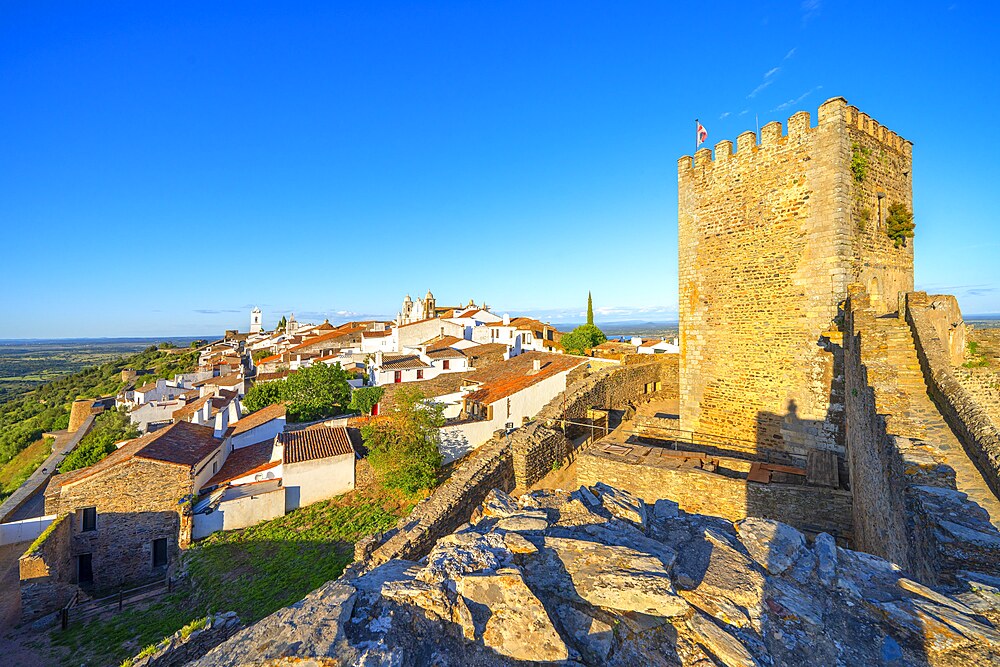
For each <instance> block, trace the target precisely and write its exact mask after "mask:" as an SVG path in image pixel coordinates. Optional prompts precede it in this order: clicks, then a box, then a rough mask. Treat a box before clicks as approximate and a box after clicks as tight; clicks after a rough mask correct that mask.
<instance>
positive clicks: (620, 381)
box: [354, 359, 677, 567]
mask: <svg viewBox="0 0 1000 667" xmlns="http://www.w3.org/2000/svg"><path fill="white" fill-rule="evenodd" d="M676 377H677V364H676V361H674V360H671V359H657V360H656V361H655V362H652V363H646V364H637V365H629V366H616V367H612V368H608V369H602V370H600V371H597V372H595V373H591V374H590V375H587V376H582V374H581V376H579V377H578V378H577V380H576V382H574V383H573V385H572V386H571V387H570V388H569V389H567V390H566V391H565V392H563V393H562V394H560V395H559V396H557V397H556V398H554V399H553V400H552V401H551V402H550V403H549V404H548V405H546V406H545V407H544V408H542V410H541V411H540V412H539V414H538V415H537V416H536V418H535V420H533V421H532V422H531V423H530V424H528V425H527V426H524V427H521V428H519V429H517V430H515V431H514V432H513V433H511V434H510V436H509V437H506V436H505V437H495V438H493V439H492V440H490V441H489V442H487V443H485V444H483V445H481V446H480V447H478V448H477V449H476V450H475V451H474V452H473V453H472V454H471V455H470V456H469V457H468V458H467V459H466V460H465V461H463V462H462V463H461V464H460V465H459V467H458V468H457V469H455V470H454V471H453V472H452V474H451V477H449V478H448V480H447V481H445V483H444V484H442V485H441V486H440V487H438V488H437V489H436V490H435V491H434V493H433V494H432V495H431V496H430V497H429V498H427V499H426V500H425V501H423V502H422V503H420V504H419V505H417V507H416V508H415V509H414V510H413V512H412V513H411V514H410V515H409V516H407V517H404V518H403V519H401V520H400V521H399V523H398V524H397V525H396V527H395V528H393V529H392V530H391V531H389V532H388V533H386V534H385V535H377V536H373V537H371V538H368V539H365V540H362V541H360V542H358V543H357V544H356V545H355V551H354V555H355V560H356V561H363V562H364V563H365V565H364V567H374V566H376V565H379V564H381V563H384V562H386V561H387V560H390V559H392V558H404V559H417V558H420V557H421V556H423V555H425V554H426V553H427V551H428V550H430V548H431V546H433V544H434V543H435V542H436V541H437V540H438V538H439V537H441V536H442V535H447V534H448V533H451V532H452V531H454V530H455V529H456V528H458V527H459V526H460V525H462V524H463V523H465V522H466V521H468V520H469V516H470V515H471V511H472V508H474V507H476V506H477V505H478V504H479V503H481V502H482V501H483V499H484V498H485V497H486V494H487V493H489V492H490V490H491V489H494V488H498V489H502V490H504V491H512V490H513V489H514V487H515V470H517V471H519V472H518V473H517V474H518V475H519V477H518V478H517V479H518V483H522V486H526V485H527V484H531V483H533V482H532V481H528V480H534V481H537V479H540V478H541V477H540V476H541V475H544V473H545V472H548V471H550V470H551V469H552V462H553V461H555V460H557V459H556V457H560V459H559V460H561V457H563V456H565V454H566V452H567V451H568V447H569V446H570V445H569V442H568V441H567V439H566V436H565V435H564V434H563V432H562V431H560V430H558V429H557V428H555V427H554V426H555V425H547V423H548V422H551V421H552V420H558V419H560V418H563V416H564V415H565V418H566V419H572V420H574V421H576V420H585V419H586V415H587V409H588V408H590V407H610V408H614V409H624V408H625V407H626V406H627V405H628V403H629V402H630V401H640V400H643V399H644V397H652V396H653V395H659V396H663V395H670V394H671V392H673V391H676V389H674V388H675V387H676V386H677V385H676ZM656 382H660V383H661V384H660V386H661V389H660V391H659V392H656V393H654V394H644V393H643V391H644V388H645V386H646V385H647V384H648V383H656ZM523 482H527V484H523Z"/></svg>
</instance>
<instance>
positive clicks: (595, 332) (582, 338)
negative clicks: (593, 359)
mask: <svg viewBox="0 0 1000 667" xmlns="http://www.w3.org/2000/svg"><path fill="white" fill-rule="evenodd" d="M607 340H608V337H607V336H605V335H604V332H603V331H601V330H600V329H599V328H597V326H596V325H593V324H581V325H580V326H578V327H577V328H575V329H573V330H572V331H570V332H569V333H568V334H566V335H565V336H563V337H562V338H561V339H559V344H560V345H562V346H563V349H564V350H566V352H567V353H569V354H583V353H585V352H586V351H587V350H589V349H590V348H592V347H595V346H597V345H600V344H601V343H603V342H605V341H607Z"/></svg>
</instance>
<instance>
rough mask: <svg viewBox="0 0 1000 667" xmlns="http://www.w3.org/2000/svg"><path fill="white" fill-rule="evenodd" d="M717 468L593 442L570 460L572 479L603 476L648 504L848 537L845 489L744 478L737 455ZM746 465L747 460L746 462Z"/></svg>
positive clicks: (591, 481)
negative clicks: (613, 451)
mask: <svg viewBox="0 0 1000 667" xmlns="http://www.w3.org/2000/svg"><path fill="white" fill-rule="evenodd" d="M721 462H722V466H730V465H735V468H732V469H731V468H726V469H725V470H720V471H717V472H710V471H708V470H701V469H699V468H694V467H681V468H678V467H675V466H671V465H669V463H665V462H664V461H663V460H662V459H661V458H660V457H658V456H657V455H656V454H655V453H650V454H648V455H646V456H634V455H619V454H611V453H609V452H606V451H603V450H601V449H599V448H590V449H588V450H587V451H585V452H582V453H581V454H580V456H579V457H578V458H577V460H576V470H577V473H576V475H577V482H578V483H579V484H581V485H586V486H593V485H594V484H596V483H597V482H604V483H605V484H608V485H610V486H613V487H615V488H618V489H624V490H625V491H629V492H630V493H633V494H635V495H637V496H639V497H640V498H642V499H643V500H644V501H645V502H647V503H649V504H651V505H652V504H653V503H655V502H656V501H657V500H659V499H667V500H672V501H674V502H675V503H677V505H678V506H679V507H680V509H682V510H684V511H685V512H690V513H694V514H707V515H709V516H718V517H722V518H723V519H729V520H730V521H739V520H741V519H745V518H747V517H748V516H753V517H760V518H766V519H775V520H778V521H783V522H785V523H787V524H789V525H791V526H795V527H796V528H799V529H801V530H807V531H811V532H826V533H830V534H831V535H836V536H841V537H845V538H846V537H848V536H850V534H851V494H850V492H849V491H842V490H840V489H831V488H827V487H822V486H804V485H797V484H779V483H771V484H759V483H756V482H748V481H747V479H746V472H745V471H741V470H739V469H738V468H741V467H742V466H741V464H742V463H743V462H742V461H737V460H725V459H722V460H721ZM747 467H749V466H747Z"/></svg>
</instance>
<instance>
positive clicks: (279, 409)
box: [228, 403, 285, 435]
mask: <svg viewBox="0 0 1000 667" xmlns="http://www.w3.org/2000/svg"><path fill="white" fill-rule="evenodd" d="M284 416H285V404H284V403H274V404H273V405H269V406H267V407H266V408H261V409H260V410H258V411H257V412H251V413H250V414H248V415H246V416H244V417H243V418H242V419H238V420H236V421H235V422H233V425H232V426H231V427H230V432H229V434H228V435H239V434H240V433H246V432H247V431H249V430H250V429H252V428H257V427H258V426H263V425H264V424H266V423H267V422H269V421H273V420H275V419H281V418H282V417H284Z"/></svg>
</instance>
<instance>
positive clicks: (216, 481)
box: [205, 438, 281, 487]
mask: <svg viewBox="0 0 1000 667" xmlns="http://www.w3.org/2000/svg"><path fill="white" fill-rule="evenodd" d="M273 451H274V438H268V439H267V440H264V441H262V442H258V443H257V444H254V445H250V446H249V447H240V448H239V449H236V450H234V451H233V452H232V453H231V454H230V455H229V457H228V458H227V459H226V462H225V463H224V464H223V465H222V467H221V468H220V469H219V472H217V473H215V475H213V476H212V479H210V480H208V481H207V482H205V486H206V487H208V486H218V485H220V484H223V483H225V482H228V481H230V480H234V479H239V478H240V477H246V476H247V475H254V474H257V473H258V472H264V471H265V470H270V469H271V468H276V467H277V466H279V465H281V460H280V459H279V460H276V461H272V460H271V454H272V452H273Z"/></svg>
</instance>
